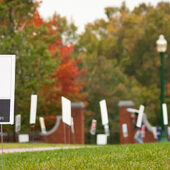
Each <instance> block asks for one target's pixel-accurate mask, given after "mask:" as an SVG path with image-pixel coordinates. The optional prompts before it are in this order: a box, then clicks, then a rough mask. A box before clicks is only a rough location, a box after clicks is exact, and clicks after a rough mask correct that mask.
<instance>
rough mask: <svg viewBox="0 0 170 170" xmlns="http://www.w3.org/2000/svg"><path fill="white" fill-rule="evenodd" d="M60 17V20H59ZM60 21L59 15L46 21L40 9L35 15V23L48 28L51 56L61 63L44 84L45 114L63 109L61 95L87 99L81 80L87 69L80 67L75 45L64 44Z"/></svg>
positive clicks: (73, 98)
mask: <svg viewBox="0 0 170 170" xmlns="http://www.w3.org/2000/svg"><path fill="white" fill-rule="evenodd" d="M58 18H59V20H58ZM59 22H62V18H60V16H59V15H56V14H54V16H53V17H52V18H51V19H49V20H48V21H44V20H43V19H42V18H41V17H40V15H39V13H38V11H36V12H35V14H34V17H33V24H34V26H35V27H36V28H37V29H38V28H39V27H41V26H45V27H46V29H47V32H46V36H47V37H48V38H49V37H51V39H50V41H49V45H48V50H49V51H50V54H51V58H57V59H58V60H59V64H58V65H56V69H55V70H54V72H53V73H51V76H50V77H49V79H52V83H51V85H50V86H46V85H45V86H44V91H43V92H42V93H41V95H43V96H44V95H45V96H46V98H45V100H44V102H43V105H42V106H41V108H42V109H41V110H42V112H44V113H43V114H45V115H49V114H53V115H56V112H57V111H58V112H59V110H61V109H60V108H61V96H65V97H68V98H69V99H70V100H71V101H85V98H86V96H87V95H86V94H85V93H82V89H83V86H84V83H83V82H81V81H80V79H79V78H80V76H81V75H83V74H84V73H85V69H81V70H80V69H79V66H78V63H80V62H81V58H78V59H75V58H74V57H73V52H74V45H73V44H71V45H64V44H63V42H62V33H61V31H60V27H59V24H61V23H59Z"/></svg>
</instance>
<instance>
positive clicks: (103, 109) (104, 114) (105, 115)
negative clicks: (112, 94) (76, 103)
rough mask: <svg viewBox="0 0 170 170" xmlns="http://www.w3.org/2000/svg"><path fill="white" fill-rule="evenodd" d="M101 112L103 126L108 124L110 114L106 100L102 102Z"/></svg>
mask: <svg viewBox="0 0 170 170" xmlns="http://www.w3.org/2000/svg"><path fill="white" fill-rule="evenodd" d="M100 111H101V116H102V125H105V124H108V113H107V107H106V100H101V101H100Z"/></svg>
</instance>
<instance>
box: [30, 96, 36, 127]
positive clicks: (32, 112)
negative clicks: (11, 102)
mask: <svg viewBox="0 0 170 170" xmlns="http://www.w3.org/2000/svg"><path fill="white" fill-rule="evenodd" d="M36 113H37V95H31V108H30V124H35V121H36Z"/></svg>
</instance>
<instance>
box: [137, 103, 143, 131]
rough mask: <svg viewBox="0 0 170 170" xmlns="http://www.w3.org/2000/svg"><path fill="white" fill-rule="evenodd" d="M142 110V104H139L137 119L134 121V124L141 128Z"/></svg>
mask: <svg viewBox="0 0 170 170" xmlns="http://www.w3.org/2000/svg"><path fill="white" fill-rule="evenodd" d="M143 112H144V106H143V105H140V108H139V114H138V119H137V123H136V126H137V127H139V128H141V126H142V117H143Z"/></svg>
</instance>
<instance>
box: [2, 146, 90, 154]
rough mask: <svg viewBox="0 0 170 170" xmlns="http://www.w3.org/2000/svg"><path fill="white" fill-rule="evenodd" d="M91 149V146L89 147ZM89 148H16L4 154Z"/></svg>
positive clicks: (5, 150) (6, 150) (7, 150)
mask: <svg viewBox="0 0 170 170" xmlns="http://www.w3.org/2000/svg"><path fill="white" fill-rule="evenodd" d="M89 147H90V146H89ZM89 147H88V148H89ZM79 148H87V146H86V147H85V146H70V147H69V146H68V147H43V148H41V147H40V148H18V149H17V148H16V149H4V150H3V152H4V153H15V152H34V151H50V150H62V149H79Z"/></svg>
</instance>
